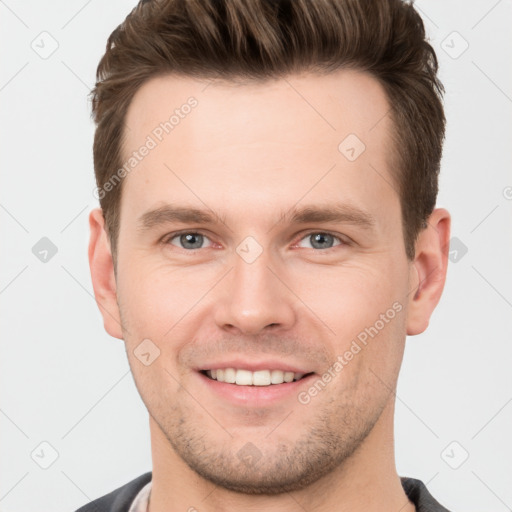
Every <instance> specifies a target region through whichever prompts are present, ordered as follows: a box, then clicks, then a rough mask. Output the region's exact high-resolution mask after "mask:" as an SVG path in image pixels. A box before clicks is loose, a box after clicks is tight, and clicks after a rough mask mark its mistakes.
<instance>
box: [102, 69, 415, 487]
mask: <svg viewBox="0 0 512 512" xmlns="http://www.w3.org/2000/svg"><path fill="white" fill-rule="evenodd" d="M191 97H193V98H194V100H189V98H191ZM187 104H188V105H189V107H185V105H187ZM176 109H178V111H177V112H176V115H175V118H174V119H173V120H172V121H171V122H172V123H173V125H172V126H171V125H170V124H167V125H166V124H165V122H166V121H169V118H170V116H171V115H172V114H173V112H174V111H175V110H176ZM388 110H389V104H388V102H387V99H386V96H385V94H384V92H383V89H382V88H381V86H380V85H379V84H378V83H377V82H376V81H375V80H374V79H373V78H372V77H370V76H367V75H366V74H364V73H361V72H355V71H347V70H344V71H339V72H337V73H334V74H332V75H329V76H318V75H314V76H313V75H300V76H294V77H290V78H289V79H287V80H284V79H283V80H276V81H272V82H266V83H264V84H244V85H234V84H228V83H221V82H213V83H211V84H209V85H208V82H200V81H197V80H193V79H190V78H177V77H171V76H167V77H161V78H157V79H152V80H151V81H149V82H147V83H146V84H145V85H144V86H143V87H142V88H141V89H140V90H139V91H138V92H137V94H136V96H135V97H134V99H133V101H132V104H131V106H130V108H129V111H128V114H127V118H126V124H127V126H128V127H129V129H128V130H127V132H126V140H125V144H124V148H123V151H124V155H125V157H126V162H128V161H129V159H130V158H132V157H133V158H137V162H136V163H135V161H132V164H134V165H133V166H132V168H131V170H130V171H129V173H128V174H127V175H126V177H125V180H124V183H123V191H122V201H121V224H120V231H119V239H118V261H117V275H116V281H115V288H116V289H115V298H116V304H115V306H113V307H112V309H111V315H110V317H112V318H118V319H119V324H120V325H121V326H122V328H120V327H119V325H117V324H116V322H115V321H113V320H112V318H110V319H109V317H108V316H106V317H105V318H106V320H105V325H106V327H107V330H108V331H109V332H110V333H111V334H112V335H114V336H117V337H120V338H121V337H122V338H123V339H124V341H125V344H126V349H127V354H128V359H129V362H130V366H131V369H132V372H133V375H134V379H135V382H136V385H137V388H138V390H139V392H140V394H141V397H142V399H143V401H144V403H145V405H146V407H147V409H148V411H149V414H150V423H151V434H152V438H153V439H160V440H165V443H164V444H166V445H167V446H168V454H169V456H170V457H179V458H180V459H181V460H182V461H183V462H184V463H186V465H187V466H189V467H190V468H191V469H192V470H194V471H195V472H197V473H198V474H199V475H200V476H202V477H203V478H205V479H207V480H209V481H211V482H213V483H215V484H216V485H219V486H222V487H224V488H226V489H231V490H235V491H240V492H244V493H249V494H251V493H267V494H273V493H278V492H284V491H292V490H296V489H300V488H304V487H305V486H306V485H308V484H310V483H311V482H314V481H316V480H318V479H319V478H321V477H322V476H324V475H326V474H327V473H329V472H332V471H333V470H334V469H335V468H341V467H343V465H344V464H347V463H348V461H349V460H350V456H351V455H352V454H353V453H354V452H355V450H356V448H358V447H359V446H362V444H363V443H364V442H365V439H367V438H368V436H369V435H370V434H371V432H373V431H374V430H375V429H376V428H377V426H378V425H379V422H381V421H383V419H382V418H383V414H382V413H383V411H385V410H387V409H389V408H390V407H391V403H392V395H393V393H392V388H393V387H394V386H395V384H396V380H397V376H398V371H399V367H400V363H401V360H402V354H403V348H404V341H405V335H406V330H407V315H408V307H409V302H410V301H411V300H412V296H411V293H410V292H411V286H412V284H413V281H414V278H415V277H416V276H417V272H415V270H414V268H415V267H414V266H413V265H411V264H410V262H408V260H407V258H406V253H405V247H404V240H403V234H402V224H401V210H400V200H399V197H398V194H397V192H396V190H395V188H394V180H393V178H392V174H391V172H390V161H391V158H390V157H391V155H390V145H391V139H390V132H391V120H390V118H389V117H388V116H386V113H387V112H388ZM161 123H163V124H161ZM351 134H352V135H351ZM148 137H149V138H148ZM150 139H151V140H152V142H151V141H150ZM144 145H145V146H146V147H149V149H148V150H147V151H145V150H141V149H140V148H141V147H142V146H144ZM363 145H364V146H363ZM134 152H136V154H135V156H134ZM142 153H145V155H143V156H141V154H142ZM139 157H140V158H139ZM192 210H194V211H192ZM201 212H202V213H201ZM225 368H233V369H234V370H228V371H227V372H222V371H218V370H221V369H225ZM251 369H252V370H254V371H255V372H256V373H254V374H252V373H249V372H248V370H251ZM206 370H217V372H214V375H215V374H224V376H225V377H226V378H227V380H228V381H229V380H232V379H233V378H234V379H238V382H240V383H242V382H246V381H244V380H243V379H244V378H253V379H255V381H253V382H255V384H256V385H252V386H250V385H243V384H237V383H236V382H235V383H230V382H219V381H216V380H212V379H211V378H210V376H208V375H207V374H205V371H206ZM237 370H245V371H237ZM265 370H269V371H270V370H274V371H273V372H269V371H265ZM276 370H277V371H276ZM278 370H282V371H283V372H286V373H281V372H280V371H278ZM289 372H294V374H293V377H292V378H296V379H299V380H294V381H292V382H284V383H281V384H277V383H276V384H269V380H268V379H269V378H270V379H272V378H275V379H279V378H286V379H288V380H289V379H290V376H289V375H290V373H289ZM297 374H298V375H297ZM301 374H303V376H302V378H300V377H301ZM287 375H288V376H287ZM259 379H261V380H259ZM275 382H279V380H276V381H275ZM258 384H262V385H258Z"/></svg>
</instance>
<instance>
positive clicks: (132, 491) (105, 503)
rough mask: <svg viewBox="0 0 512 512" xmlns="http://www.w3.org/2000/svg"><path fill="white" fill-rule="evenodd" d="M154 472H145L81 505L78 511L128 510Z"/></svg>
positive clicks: (118, 511)
mask: <svg viewBox="0 0 512 512" xmlns="http://www.w3.org/2000/svg"><path fill="white" fill-rule="evenodd" d="M151 476H152V473H151V471H149V472H148V473H144V474H143V475H141V476H139V477H137V478H135V479H134V480H132V481H131V482H128V483H127V484H125V485H123V486H121V487H119V488H118V489H115V490H114V491H112V492H110V493H108V494H106V495H105V496H102V497H101V498H98V499H97V500H94V501H91V502H90V503H88V504H87V505H84V506H83V507H80V508H79V509H78V510H76V512H128V510H129V509H130V505H131V504H132V502H133V500H134V499H135V496H137V494H138V492H139V491H140V490H141V489H142V488H143V487H144V486H145V485H146V484H147V483H148V482H149V481H151Z"/></svg>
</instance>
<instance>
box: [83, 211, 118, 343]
mask: <svg viewBox="0 0 512 512" xmlns="http://www.w3.org/2000/svg"><path fill="white" fill-rule="evenodd" d="M89 229H90V239H89V268H90V270H91V278H92V286H93V289H94V296H95V297H96V304H97V305H98V308H99V309H100V312H101V315H102V316H103V325H104V327H105V330H106V331H107V332H108V333H109V334H110V335H111V336H113V337H114V338H119V339H123V333H122V329H121V317H120V314H119V307H118V305H117V295H116V279H115V275H114V263H113V260H112V253H111V250H110V241H109V239H108V236H107V231H106V229H105V219H104V217H103V210H102V209H101V208H95V209H94V210H92V211H91V212H90V213H89Z"/></svg>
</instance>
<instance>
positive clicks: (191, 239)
mask: <svg viewBox="0 0 512 512" xmlns="http://www.w3.org/2000/svg"><path fill="white" fill-rule="evenodd" d="M174 239H177V243H174V242H173V240H174ZM204 240H209V238H208V237H207V236H205V235H203V234H202V233H196V232H195V231H185V232H182V233H175V234H173V235H171V236H170V237H168V238H167V239H166V240H164V242H163V243H164V244H171V245H176V246H178V247H180V248H182V249H192V250H193V249H201V248H202V245H203V242H204Z"/></svg>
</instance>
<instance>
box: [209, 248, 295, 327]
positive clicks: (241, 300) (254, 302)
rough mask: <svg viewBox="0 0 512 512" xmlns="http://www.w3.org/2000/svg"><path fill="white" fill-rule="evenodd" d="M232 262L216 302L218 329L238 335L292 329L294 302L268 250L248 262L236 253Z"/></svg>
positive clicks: (285, 281)
mask: <svg viewBox="0 0 512 512" xmlns="http://www.w3.org/2000/svg"><path fill="white" fill-rule="evenodd" d="M233 261H234V268H233V270H232V271H231V272H229V274H228V275H227V276H226V279H225V280H223V283H222V286H221V288H220V290H219V292H220V293H219V296H218V297H217V300H216V306H215V322H216V324H217V325H218V326H219V328H221V329H223V330H228V331H231V332H235V331H238V334H258V333H260V332H261V331H262V330H264V329H278V328H282V329H289V328H291V327H292V326H293V324H294V322H295V321H296V318H297V315H296V311H295V309H294V304H296V303H297V300H296V299H295V297H294V295H293V293H292V291H291V290H290V289H289V288H288V287H289V286H290V285H289V284H288V283H287V279H286V276H285V275H280V274H284V273H283V272H278V271H277V268H278V266H277V262H276V264H273V262H272V261H271V258H270V257H269V255H268V251H263V252H262V254H261V255H260V256H259V257H258V258H257V259H256V260H255V261H252V262H251V263H249V262H248V261H246V260H245V259H244V258H243V257H241V256H239V255H238V254H234V257H233Z"/></svg>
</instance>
